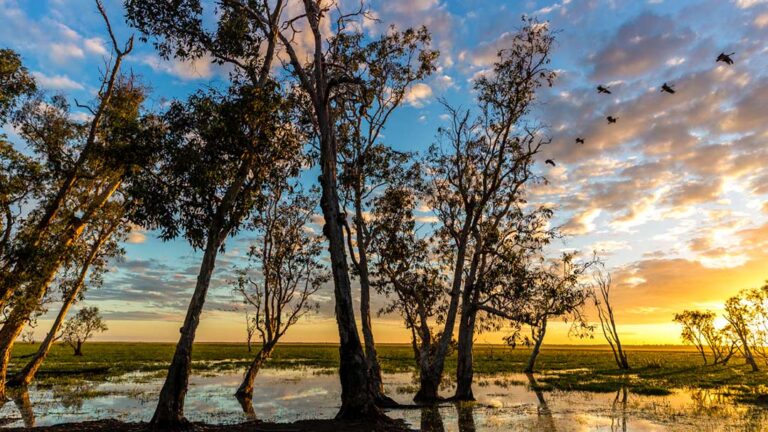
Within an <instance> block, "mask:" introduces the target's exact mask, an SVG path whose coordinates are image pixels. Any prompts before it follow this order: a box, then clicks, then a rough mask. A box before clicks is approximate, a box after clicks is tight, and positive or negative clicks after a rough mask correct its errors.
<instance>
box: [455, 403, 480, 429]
mask: <svg viewBox="0 0 768 432" xmlns="http://www.w3.org/2000/svg"><path fill="white" fill-rule="evenodd" d="M474 407H475V404H474V403H473V402H461V401H460V402H457V403H456V410H457V411H458V412H459V432H475V431H476V429H475V413H474V411H473V410H474Z"/></svg>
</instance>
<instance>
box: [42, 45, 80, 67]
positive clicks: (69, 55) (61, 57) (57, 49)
mask: <svg viewBox="0 0 768 432" xmlns="http://www.w3.org/2000/svg"><path fill="white" fill-rule="evenodd" d="M50 57H51V59H52V60H53V61H54V62H56V63H66V62H68V61H70V60H72V59H82V58H84V57H85V52H83V49H82V48H80V47H79V46H77V45H75V44H73V43H54V44H51V47H50Z"/></svg>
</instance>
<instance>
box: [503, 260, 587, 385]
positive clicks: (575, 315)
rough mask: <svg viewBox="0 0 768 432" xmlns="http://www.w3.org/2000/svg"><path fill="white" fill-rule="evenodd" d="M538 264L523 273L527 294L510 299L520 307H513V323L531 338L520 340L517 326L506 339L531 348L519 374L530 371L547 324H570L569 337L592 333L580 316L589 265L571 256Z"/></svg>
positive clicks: (585, 295) (533, 366)
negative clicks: (551, 321)
mask: <svg viewBox="0 0 768 432" xmlns="http://www.w3.org/2000/svg"><path fill="white" fill-rule="evenodd" d="M539 261H540V262H539V263H538V264H535V265H533V266H527V268H526V269H525V270H524V271H525V274H526V276H525V277H526V278H528V279H530V280H529V281H525V282H524V285H526V286H527V288H528V292H527V293H526V294H525V295H524V296H523V298H522V299H512V302H514V303H520V304H519V305H515V312H514V315H513V316H514V317H515V318H516V320H517V323H519V324H525V325H527V326H528V327H530V331H531V335H530V337H528V336H525V337H522V334H521V326H518V327H517V331H516V332H514V333H513V334H512V335H510V336H509V337H508V338H507V342H508V343H510V342H511V343H516V342H517V341H516V340H517V339H521V338H522V339H523V342H524V343H525V345H530V346H532V349H531V355H530V356H529V358H528V362H527V363H526V366H525V369H524V370H523V371H524V372H526V373H532V372H533V371H534V368H535V366H536V359H537V357H538V355H539V352H540V351H541V344H542V343H543V342H544V336H545V335H546V333H547V325H548V323H549V322H550V320H552V319H556V318H559V319H562V320H563V321H565V322H566V323H570V331H569V333H570V334H571V335H575V336H578V337H588V336H591V332H592V326H591V325H590V324H589V323H588V321H587V320H586V317H585V316H584V313H583V307H584V306H585V305H586V303H587V301H588V300H589V299H590V298H591V294H592V291H591V287H590V286H589V285H587V284H586V283H584V281H583V280H582V279H583V275H584V274H585V272H586V271H587V270H588V269H589V268H590V267H591V264H592V263H591V262H578V261H575V255H574V254H572V253H566V254H563V256H562V257H560V258H558V259H554V260H546V259H544V258H543V257H542V258H539Z"/></svg>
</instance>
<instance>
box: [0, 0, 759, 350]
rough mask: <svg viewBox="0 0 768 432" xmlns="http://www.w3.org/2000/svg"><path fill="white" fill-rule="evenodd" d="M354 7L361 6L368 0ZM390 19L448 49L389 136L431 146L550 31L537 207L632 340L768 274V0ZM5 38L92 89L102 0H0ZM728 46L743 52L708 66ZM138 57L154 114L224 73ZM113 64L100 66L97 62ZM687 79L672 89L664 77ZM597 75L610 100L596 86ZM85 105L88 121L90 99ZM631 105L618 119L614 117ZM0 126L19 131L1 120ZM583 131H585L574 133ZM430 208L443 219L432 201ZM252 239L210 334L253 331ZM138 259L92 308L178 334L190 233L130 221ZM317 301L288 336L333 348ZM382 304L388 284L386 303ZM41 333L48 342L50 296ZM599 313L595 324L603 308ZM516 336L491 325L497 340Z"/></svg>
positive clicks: (523, 5)
mask: <svg viewBox="0 0 768 432" xmlns="http://www.w3.org/2000/svg"><path fill="white" fill-rule="evenodd" d="M104 3H105V5H106V7H107V11H108V13H109V15H110V17H111V19H112V23H113V26H114V27H115V32H116V33H117V35H118V38H119V39H121V40H126V39H127V38H128V36H130V35H131V34H132V33H135V31H134V30H132V29H131V28H129V27H128V26H127V24H126V23H125V20H124V18H123V10H122V6H121V2H120V1H117V0H105V2H104ZM355 4H357V3H356V2H355ZM367 4H368V6H369V7H370V9H371V10H372V11H373V13H374V14H375V15H376V16H377V17H378V19H379V22H378V23H375V22H371V23H370V24H369V25H368V26H366V29H365V30H366V31H367V32H369V34H371V35H375V34H377V33H379V32H381V31H383V30H384V29H385V28H386V27H387V26H388V25H390V24H394V25H396V26H398V27H400V28H405V27H408V26H415V25H422V24H423V25H426V26H427V27H428V28H429V29H430V31H431V32H432V34H433V47H434V48H437V49H439V50H440V53H441V54H440V59H439V66H438V69H437V71H436V73H435V74H434V75H433V76H431V77H430V78H428V79H427V80H425V81H424V82H422V83H418V84H417V85H415V86H414V87H413V88H412V89H411V91H410V92H409V93H408V97H407V98H406V99H407V103H406V104H405V105H404V106H403V107H402V108H401V109H400V110H399V111H397V112H396V113H395V115H394V116H393V117H392V119H391V120H390V122H389V124H388V126H387V128H386V130H385V132H384V135H385V136H384V141H385V143H387V144H388V145H391V146H392V147H394V148H396V149H401V150H410V151H423V150H425V149H426V148H427V147H428V146H429V145H430V144H432V143H433V142H434V138H435V132H436V130H437V128H438V127H439V126H440V125H441V124H443V122H445V117H444V114H445V113H444V111H443V109H442V107H441V105H440V104H439V103H437V99H438V98H441V97H442V98H445V99H446V100H447V101H449V102H450V103H451V104H455V105H462V106H470V105H471V104H472V103H473V100H472V92H471V86H472V79H473V77H476V76H478V74H482V73H484V71H487V70H488V69H489V68H490V67H491V65H492V63H493V61H494V58H495V54H496V52H497V51H498V50H499V49H500V48H503V47H504V44H505V41H508V40H509V37H510V32H514V31H515V29H516V28H517V27H518V26H519V25H520V17H521V16H523V15H528V16H535V17H537V18H538V19H539V20H541V21H547V22H548V23H549V26H550V29H552V30H553V31H555V32H556V47H555V49H554V51H553V53H552V59H553V63H552V66H553V68H554V69H556V70H557V72H558V79H557V80H556V82H555V84H554V86H553V87H552V88H549V89H544V90H542V92H541V93H540V95H539V98H538V102H537V105H536V107H535V112H534V115H533V116H532V117H533V118H534V119H535V120H536V121H538V122H540V123H541V124H542V125H544V126H546V131H547V133H548V134H549V136H551V138H552V143H551V144H550V145H548V146H546V148H545V149H544V151H543V155H542V157H541V161H543V160H544V159H547V158H550V159H553V160H554V161H555V162H556V164H557V166H556V167H554V168H552V167H549V166H547V165H544V164H542V163H540V165H539V166H537V167H536V169H537V170H538V171H539V172H540V173H541V174H543V175H545V176H546V177H547V178H548V179H549V183H548V184H546V185H538V186H536V187H534V188H533V189H532V191H531V197H530V201H531V202H534V203H546V204H549V205H551V206H552V207H553V208H554V209H555V210H556V212H555V221H554V222H555V224H557V225H561V226H562V231H563V232H564V234H566V236H565V237H564V238H563V240H562V241H558V242H557V244H556V245H553V247H554V249H555V251H554V252H557V251H558V250H577V251H581V252H582V253H584V254H589V253H590V251H593V250H595V251H598V253H599V254H600V255H601V257H603V259H605V261H606V263H607V265H608V267H609V268H610V269H611V272H612V275H613V281H614V288H613V295H614V308H615V309H616V311H617V321H618V324H619V331H620V334H621V336H622V338H623V341H624V343H628V344H674V343H679V328H677V327H676V326H675V325H674V324H672V323H671V321H672V316H673V314H674V313H675V312H679V311H682V310H683V309H690V308H705V309H712V310H714V311H716V312H717V311H719V310H720V309H721V305H722V303H723V302H724V301H725V300H726V299H727V298H728V297H729V296H732V295H734V294H736V293H737V292H738V291H739V290H741V289H744V288H751V287H756V286H760V285H761V284H762V283H763V282H764V281H765V280H766V279H768V163H767V162H768V127H767V126H766V121H765V119H766V118H768V73H766V71H768V68H766V66H768V64H767V63H768V56H767V55H766V53H767V52H768V1H766V0H707V1H687V0H674V1H672V0H648V1H640V0H561V1H560V2H553V1H552V0H546V1H490V0H489V1H486V0H479V1H471V2H460V1H454V0H451V1H445V0H388V1H372V2H368V3H367ZM0 45H2V46H3V47H10V48H12V49H14V50H16V51H17V52H19V53H20V54H21V55H22V58H23V61H24V63H25V64H26V66H27V67H28V68H29V70H30V71H32V73H33V74H34V76H35V77H36V79H37V82H38V85H39V86H40V87H42V88H44V89H45V90H46V91H49V92H51V93H52V94H53V93H64V94H66V95H67V97H68V98H69V99H70V100H71V101H73V100H74V99H75V98H77V99H78V100H81V101H82V100H88V99H89V98H91V99H92V98H93V96H94V94H95V92H96V89H97V86H98V82H99V70H100V69H99V68H100V67H101V66H103V62H104V58H105V56H106V55H108V53H109V51H108V45H107V44H106V33H105V31H104V28H103V24H102V21H101V18H100V16H99V15H98V13H97V11H96V8H95V7H94V5H93V2H92V1H91V0H0ZM721 52H726V53H730V52H735V53H736V54H735V55H734V56H733V58H734V60H735V64H734V65H731V66H728V65H725V64H723V63H715V58H716V57H717V55H718V54H719V53H721ZM126 61H127V63H126V64H125V67H126V68H128V69H130V70H132V71H133V72H134V73H136V74H137V75H139V76H140V77H141V79H142V80H143V81H144V82H145V83H147V84H148V85H149V87H150V88H151V90H152V95H151V98H150V100H149V102H148V107H147V108H148V109H157V110H159V109H161V108H162V107H163V106H165V104H166V103H167V101H168V100H171V99H174V98H183V97H185V95H188V94H190V93H191V92H193V91H195V90H196V89H200V88H202V87H203V86H207V85H220V84H222V83H224V82H225V81H226V70H224V69H222V68H219V67H217V66H215V65H212V64H211V63H210V62H209V61H208V60H207V59H205V58H203V59H200V60H197V61H194V62H180V61H174V60H170V61H166V60H162V59H161V58H159V57H158V55H157V54H156V52H155V51H154V49H153V47H152V46H151V45H149V44H146V43H141V42H139V41H137V44H136V48H135V50H134V52H133V53H132V54H131V56H130V57H129V58H128V59H127V60H126ZM102 69H103V67H102ZM664 82H667V83H670V84H672V85H673V86H674V88H675V90H676V93H675V94H674V95H671V94H666V93H661V92H660V91H659V89H660V86H661V84H662V83H664ZM598 84H603V85H607V86H609V87H610V89H611V91H612V94H611V95H602V94H598V93H597V92H596V91H595V87H596V86H597V85H598ZM80 115H85V114H84V113H81V114H80ZM607 115H612V116H614V117H617V118H618V121H617V123H616V124H611V125H609V124H608V123H607V122H606V120H605V117H606V116H607ZM2 131H3V132H4V133H6V134H7V135H9V136H10V137H11V139H14V137H16V138H17V136H16V135H15V134H14V131H13V128H12V127H10V126H9V125H5V126H4V127H3V128H2ZM576 137H582V138H583V139H584V141H585V143H584V144H583V145H580V144H576V143H575V141H574V140H575V138H576ZM419 217H420V218H421V220H423V221H429V220H430V218H431V217H432V216H431V215H430V214H429V213H428V212H424V213H421V214H419ZM252 241H253V236H249V233H247V232H246V233H242V234H240V235H238V236H237V237H236V238H233V239H230V241H229V242H228V246H227V249H226V252H225V253H224V254H222V255H221V256H220V258H219V260H218V262H217V270H216V272H215V274H214V278H213V279H214V280H213V285H212V288H211V291H210V292H209V297H208V301H207V303H206V309H205V312H204V314H203V319H202V323H201V326H200V328H199V330H198V337H197V340H198V341H242V340H243V339H244V337H245V321H244V317H243V315H242V313H240V312H237V311H236V310H235V309H236V308H238V307H239V306H238V305H237V302H236V301H235V300H236V299H235V298H234V297H233V295H232V293H231V289H230V288H229V283H228V280H229V279H230V278H231V275H232V268H233V266H234V265H237V264H242V263H243V260H244V253H245V251H246V250H247V248H248V245H249V244H250V242H252ZM124 246H125V249H126V255H125V256H124V258H123V259H122V260H119V261H115V262H113V263H112V264H111V268H110V273H109V274H108V275H107V277H106V280H105V283H104V286H103V287H101V288H98V289H93V290H89V291H88V293H87V298H86V300H85V302H83V303H82V304H81V306H85V305H88V306H98V307H99V308H100V309H101V310H102V312H103V314H104V316H105V319H106V321H107V323H108V325H109V327H110V330H109V331H108V332H106V333H105V334H103V335H100V336H99V339H101V340H140V341H175V340H177V338H178V329H179V327H180V326H181V322H182V321H183V318H184V313H185V311H186V307H187V304H188V301H189V298H190V296H191V293H192V290H193V288H194V282H195V278H196V275H197V270H198V265H199V259H200V255H201V254H200V253H199V252H198V251H194V250H192V249H191V248H190V247H189V246H188V245H187V244H186V243H185V242H184V241H182V240H178V241H171V242H163V241H161V240H159V239H157V238H156V237H155V235H154V233H153V232H145V231H142V230H136V231H134V232H133V233H132V234H131V235H130V236H129V238H128V241H127V242H126V243H125V245H124ZM317 300H318V301H319V302H320V303H321V308H320V312H319V313H317V314H313V315H312V316H309V317H307V318H306V319H304V320H303V321H302V322H300V323H299V324H297V325H296V327H295V328H293V329H292V330H290V331H289V332H288V333H287V335H286V339H285V340H286V341H292V342H335V341H336V340H337V333H336V327H335V321H334V318H333V310H332V302H333V299H332V290H331V289H330V287H325V288H324V289H323V290H322V291H321V292H320V293H319V294H318V297H317ZM385 302H386V299H384V298H375V299H374V308H377V307H381V306H383V305H384V304H385ZM50 309H51V312H50V313H49V314H48V315H46V316H44V317H43V318H42V319H41V320H40V323H39V324H38V326H37V328H36V335H37V336H38V338H40V337H42V336H43V335H44V334H45V333H46V331H47V325H48V323H49V321H48V320H47V319H46V318H49V317H50V315H51V314H52V313H55V309H56V306H55V304H54V305H51V308H50ZM591 318H592V319H596V316H595V314H594V313H592V314H591ZM374 331H375V332H376V336H377V340H378V341H379V342H406V341H407V340H408V337H409V335H408V333H407V332H406V331H405V330H404V328H403V325H402V323H401V321H400V320H399V319H398V318H397V317H396V316H380V317H375V319H374ZM505 334H506V333H505V331H501V332H498V333H488V334H480V335H478V336H477V342H478V343H499V342H500V341H501V338H502V337H503V336H504V335H505ZM600 342H602V341H601V340H600V339H598V338H596V339H594V340H578V339H571V338H569V337H568V335H567V326H565V325H564V324H562V323H555V324H554V325H553V326H552V329H551V330H550V332H549V334H548V336H547V340H546V341H545V343H600Z"/></svg>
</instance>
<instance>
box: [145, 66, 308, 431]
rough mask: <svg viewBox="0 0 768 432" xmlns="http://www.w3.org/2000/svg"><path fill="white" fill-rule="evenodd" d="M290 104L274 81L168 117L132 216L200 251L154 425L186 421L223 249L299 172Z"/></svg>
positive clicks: (179, 108)
mask: <svg viewBox="0 0 768 432" xmlns="http://www.w3.org/2000/svg"><path fill="white" fill-rule="evenodd" d="M292 105H293V103H292V102H291V100H290V99H289V98H287V97H286V95H285V94H283V92H282V91H281V89H280V88H279V87H278V86H277V85H276V84H275V83H273V82H271V81H270V82H268V84H265V85H262V86H254V85H252V84H250V83H247V82H246V83H242V84H236V85H233V86H232V87H230V88H228V89H227V90H226V91H224V92H220V91H217V90H215V89H212V90H208V91H198V92H197V93H195V94H193V95H191V96H190V97H189V98H188V99H187V100H186V101H175V102H173V103H171V105H170V107H169V108H168V110H167V112H166V113H165V114H164V115H163V124H164V130H165V133H164V134H163V136H162V137H161V138H160V139H159V140H158V142H157V143H156V147H157V152H156V155H157V156H158V158H159V160H158V162H157V163H156V164H155V165H154V167H153V169H152V170H148V171H147V172H145V173H143V174H142V175H141V178H139V179H136V180H135V181H134V182H133V183H132V188H131V190H130V193H131V195H132V197H133V199H135V200H136V201H137V202H140V203H141V205H140V206H136V207H135V212H134V213H133V215H132V220H133V221H134V222H135V223H137V224H140V225H142V226H145V227H147V228H149V229H157V230H159V233H160V237H161V238H162V239H165V240H169V239H173V238H177V237H183V238H185V239H186V240H187V241H188V242H189V244H190V245H191V246H192V247H193V248H194V249H197V250H202V251H203V255H202V259H201V262H200V269H199V272H198V277H197V281H196V284H195V289H194V292H193V295H192V298H191V300H190V303H189V307H188V309H187V314H186V317H185V319H184V324H183V326H182V327H181V330H180V332H181V336H180V338H179V342H178V343H177V345H176V350H175V352H174V356H173V360H172V361H171V364H170V367H169V369H168V375H167V377H166V380H165V383H164V385H163V388H162V390H161V392H160V400H159V401H158V406H157V409H156V410H155V414H154V416H153V418H152V423H153V425H155V426H160V427H166V426H169V427H172V426H176V425H178V424H180V423H185V422H186V420H185V419H184V411H183V406H184V397H185V395H186V391H187V386H188V381H189V373H190V368H191V361H192V357H191V356H192V347H193V342H194V339H195V332H196V330H197V327H198V325H199V323H200V315H201V313H202V310H203V306H204V303H205V298H206V295H207V292H208V289H209V286H210V282H211V276H212V274H213V271H214V268H215V265H216V258H217V256H218V253H219V251H221V250H222V249H223V248H224V246H225V242H226V240H227V238H228V237H230V236H232V235H235V234H236V233H237V232H238V231H239V230H240V229H241V228H242V227H243V226H244V225H246V223H247V221H248V219H249V217H250V215H251V214H252V213H253V212H254V211H257V210H260V209H261V208H262V207H263V205H264V200H265V193H266V192H265V191H266V187H267V183H268V182H273V181H278V180H279V179H285V178H290V177H292V176H295V175H297V174H298V172H299V170H300V168H301V164H302V157H301V156H302V151H301V149H302V145H303V143H304V138H303V135H302V134H301V133H300V130H298V129H297V128H295V127H293V126H292V109H293V108H292Z"/></svg>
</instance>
